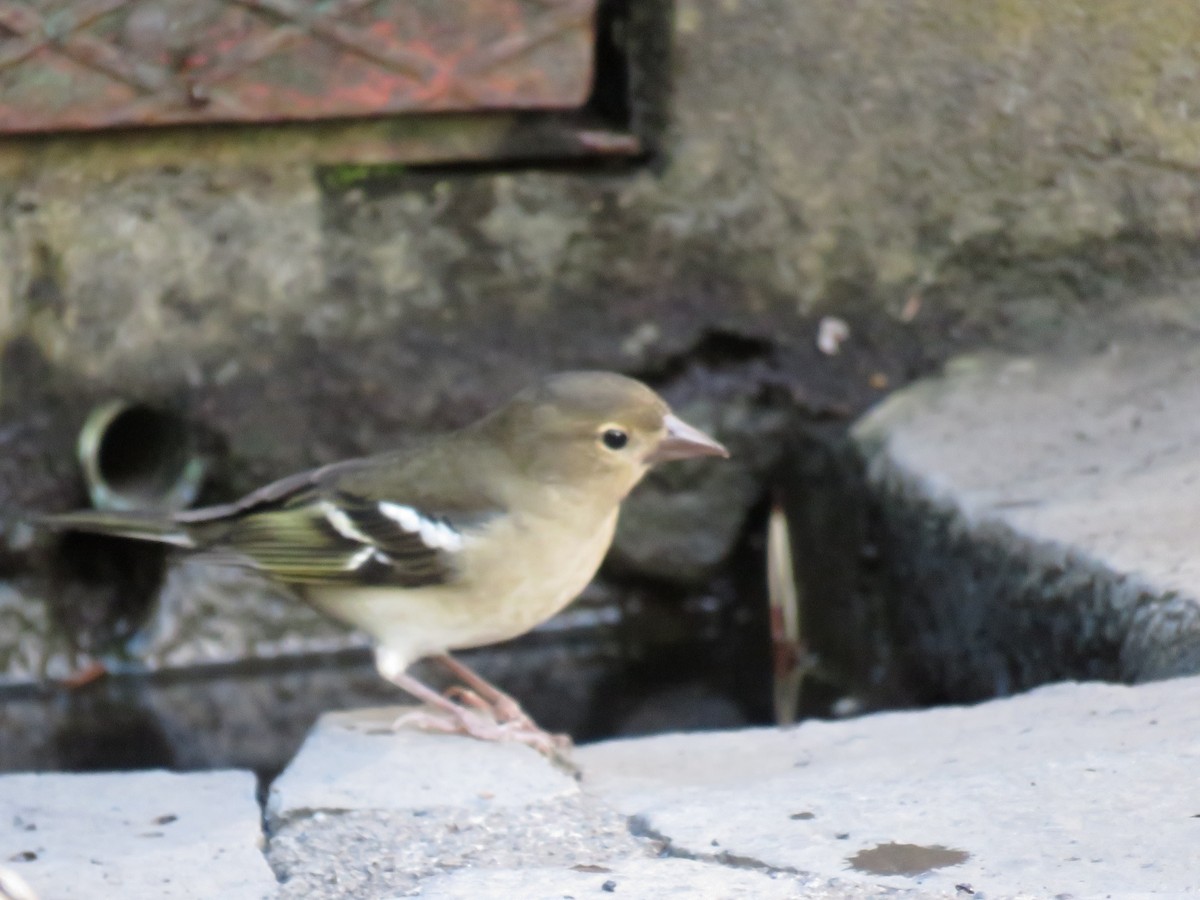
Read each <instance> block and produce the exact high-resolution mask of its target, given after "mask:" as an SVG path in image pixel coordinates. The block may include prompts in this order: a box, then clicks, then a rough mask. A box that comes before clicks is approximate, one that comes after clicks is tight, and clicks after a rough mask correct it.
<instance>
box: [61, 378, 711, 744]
mask: <svg viewBox="0 0 1200 900" xmlns="http://www.w3.org/2000/svg"><path fill="white" fill-rule="evenodd" d="M728 455H729V454H728V452H727V451H726V449H725V448H724V447H723V446H721V444H719V443H717V442H716V441H715V440H713V439H712V438H710V437H708V436H707V435H706V434H704V433H703V432H701V431H699V430H697V429H696V428H693V427H692V426H690V425H688V424H686V423H685V422H683V421H682V420H680V419H679V418H678V417H677V416H675V415H674V414H673V413H672V412H671V410H670V408H669V407H668V406H667V404H666V402H665V401H664V400H663V399H662V398H661V397H659V396H658V395H657V394H656V393H655V392H654V391H652V390H651V389H650V388H648V387H647V386H646V385H644V384H642V383H641V382H639V381H636V380H634V379H632V378H627V377H625V376H622V375H617V374H614V373H609V372H566V373H560V374H557V375H551V376H549V377H546V378H544V379H542V380H541V381H539V382H537V383H535V384H534V385H532V386H531V387H529V388H527V389H525V390H524V391H522V392H521V393H519V394H517V395H516V396H515V397H514V398H513V399H512V400H511V401H510V402H509V403H508V404H507V405H505V406H503V407H501V408H500V409H498V410H496V411H495V412H493V413H491V414H490V415H488V416H485V417H484V418H482V419H480V420H479V421H477V422H475V423H473V424H471V425H468V426H466V427H465V428H462V429H460V430H458V431H454V432H450V433H447V434H444V435H441V436H438V437H435V438H432V439H430V440H428V441H426V442H424V443H422V444H419V445H417V446H415V447H412V448H407V449H403V450H397V451H392V452H387V453H382V454H379V455H376V456H371V457H366V458H362V459H354V460H349V461H346V462H339V463H333V464H331V465H327V466H323V467H321V468H318V469H314V470H311V471H308V472H302V473H300V474H297V475H292V476H290V477H287V478H283V479H281V480H280V481H276V482H274V483H272V484H269V485H267V486H266V487H263V488H260V489H259V490H257V491H255V492H253V493H251V494H249V495H247V496H246V497H244V498H242V499H241V500H238V501H236V502H233V503H228V504H223V505H220V506H211V507H207V508H203V509H196V510H189V511H185V512H180V513H176V514H174V515H171V516H167V517H164V516H161V515H158V514H150V513H136V512H120V513H114V512H104V511H96V510H81V511H78V512H69V513H62V514H57V515H50V516H46V517H44V518H43V520H42V521H43V522H44V523H45V524H47V525H48V526H50V527H52V528H54V529H58V530H77V531H88V532H96V533H102V534H109V535H117V536H122V537H127V538H134V539H140V540H147V541H156V542H160V543H165V544H171V545H174V546H176V547H179V548H182V549H184V550H189V551H198V552H200V553H204V554H207V555H209V556H213V557H215V558H216V559H217V560H220V561H224V562H227V563H233V564H237V565H242V566H248V567H250V568H252V569H256V570H258V571H261V572H263V573H265V574H266V575H268V576H270V577H272V578H274V579H276V580H277V581H279V582H282V583H283V584H286V585H288V586H290V587H292V588H293V589H294V590H295V592H296V593H297V594H298V595H299V596H300V597H301V598H302V599H304V600H306V601H307V602H308V603H310V604H312V605H313V606H315V607H316V608H317V609H318V610H320V611H322V612H324V613H326V614H327V615H329V616H332V617H333V618H335V619H339V620H341V621H342V622H345V623H347V624H350V625H353V626H355V627H357V628H360V629H362V630H363V631H365V632H366V633H367V634H368V635H369V636H370V637H371V638H372V639H373V641H374V643H375V662H376V667H377V668H378V670H379V673H380V674H381V675H382V676H383V677H384V678H385V679H387V680H388V681H390V682H392V683H393V684H395V685H397V686H398V687H400V688H402V689H403V690H405V691H407V692H408V693H409V694H412V695H413V696H414V697H416V698H418V699H419V700H421V701H423V702H424V703H425V704H427V708H426V709H423V710H419V711H416V712H414V713H410V714H409V715H408V716H405V717H401V718H402V720H403V722H402V723H403V724H411V725H416V726H418V727H423V728H427V729H432V730H439V731H449V732H457V733H463V734H467V735H470V736H472V737H476V738H480V739H483V740H513V741H520V742H522V743H526V744H529V745H531V746H533V747H536V748H537V749H539V750H541V751H542V752H545V753H548V754H555V753H557V750H558V748H560V747H561V746H562V745H563V741H564V739H562V738H558V737H555V736H553V735H549V734H548V733H547V732H545V731H543V730H542V729H541V728H539V727H538V726H537V725H536V724H535V723H534V722H533V721H532V719H530V718H529V716H528V715H526V714H525V712H524V711H523V710H522V709H521V707H520V705H519V704H518V703H517V702H516V701H515V700H514V699H513V698H512V697H509V696H508V695H507V694H505V693H504V692H503V691H501V690H500V689H499V688H496V687H495V686H493V685H491V684H489V683H488V682H487V681H485V680H484V679H483V678H482V677H481V676H479V675H477V674H476V673H475V672H473V671H472V670H471V669H469V668H468V667H467V666H465V665H464V664H463V663H461V662H459V661H458V660H456V659H454V658H453V657H451V656H450V655H449V652H450V651H451V650H458V649H464V648H468V647H478V646H482V645H486V644H493V643H497V642H499V641H504V640H507V639H509V638H513V637H516V636H518V635H521V634H524V633H525V632H527V631H529V630H530V629H532V628H533V627H534V626H536V625H538V624H540V623H541V622H543V621H545V620H546V619H548V618H550V617H551V616H553V615H554V614H555V613H557V612H558V611H559V610H561V609H562V608H563V607H564V606H566V605H567V604H568V603H569V602H570V601H571V600H573V599H574V598H575V597H576V596H577V595H578V594H579V593H580V591H582V590H583V589H584V587H586V586H587V584H588V582H589V581H591V579H592V577H593V576H594V575H595V573H596V570H597V569H598V568H599V566H600V563H601V561H602V560H603V558H604V555H605V553H606V552H607V551H608V548H609V546H610V544H611V543H612V539H613V532H614V530H615V528H616V524H617V514H618V512H619V509H620V505H621V501H622V500H623V499H624V498H625V496H626V495H627V494H628V493H629V492H630V490H632V489H633V487H634V486H635V485H636V484H637V483H638V482H639V481H640V480H641V479H642V477H643V476H644V475H645V474H646V473H647V472H648V471H649V469H650V468H651V466H653V465H654V464H656V463H660V462H665V461H668V460H677V459H687V458H689V457H698V456H722V457H725V456H728ZM426 657H433V658H435V659H437V660H438V661H440V662H441V664H442V665H444V666H445V667H446V668H448V669H449V670H450V672H451V673H452V674H453V675H454V676H455V677H457V678H458V679H459V680H460V681H461V682H462V686H460V687H458V688H455V689H452V690H451V692H449V693H448V694H447V695H443V694H441V693H438V692H437V691H435V690H433V689H432V688H430V687H428V686H426V685H425V684H423V683H422V682H421V681H419V680H417V679H416V678H414V677H413V676H412V675H409V674H408V672H407V669H408V667H409V666H410V665H411V664H412V663H414V662H416V661H417V660H420V659H423V658H426Z"/></svg>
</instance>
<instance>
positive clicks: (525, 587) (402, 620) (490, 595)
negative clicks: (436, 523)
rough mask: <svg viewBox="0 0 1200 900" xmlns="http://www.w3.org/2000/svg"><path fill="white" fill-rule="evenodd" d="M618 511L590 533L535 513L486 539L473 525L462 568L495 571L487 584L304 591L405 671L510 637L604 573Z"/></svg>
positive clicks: (500, 526) (499, 526)
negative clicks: (426, 660)
mask: <svg viewBox="0 0 1200 900" xmlns="http://www.w3.org/2000/svg"><path fill="white" fill-rule="evenodd" d="M617 512H618V510H616V509H614V510H613V511H612V512H611V513H610V514H609V515H608V516H607V517H605V518H604V519H602V520H601V521H600V522H599V523H598V524H591V525H590V527H589V528H588V529H587V530H586V531H585V532H583V533H580V532H578V531H575V530H568V529H566V528H563V527H562V526H561V524H560V523H559V522H556V521H552V520H549V519H546V518H543V517H541V516H530V515H526V516H506V517H503V518H501V519H499V520H496V521H494V522H493V523H492V525H491V527H490V528H489V535H488V538H489V539H488V540H485V541H479V540H474V539H472V535H471V534H470V533H469V532H468V533H467V534H466V535H465V536H464V538H465V539H464V543H463V547H462V549H461V550H460V551H458V553H459V555H460V556H461V563H462V566H461V569H462V570H463V571H468V572H488V573H489V575H490V577H489V579H488V580H487V582H486V583H483V582H470V581H462V580H456V581H453V582H451V583H450V584H439V585H430V586H426V587H415V588H397V587H386V586H348V585H329V586H325V585H307V586H305V587H304V588H303V591H304V594H305V597H306V598H307V599H308V601H309V602H311V603H312V604H314V605H315V606H317V607H318V608H319V609H321V610H323V611H324V612H326V613H327V614H329V615H331V616H333V617H334V618H336V619H340V620H341V621H343V622H346V623H347V624H350V625H353V626H355V627H357V628H360V629H362V630H363V631H365V632H366V633H367V634H369V635H370V636H371V637H372V638H373V639H374V640H375V642H376V644H377V646H378V648H379V651H380V653H381V654H382V655H386V656H387V657H388V659H389V663H388V666H389V668H391V667H395V668H397V669H399V670H401V671H403V669H405V668H407V666H408V665H410V664H411V663H413V662H415V661H416V660H418V659H421V658H422V657H425V656H432V655H435V654H439V653H445V652H447V651H450V650H459V649H465V648H468V647H479V646H484V645H486V644H493V643H497V642H500V641H505V640H508V639H510V638H514V637H517V636H518V635H521V634H524V633H525V632H527V631H529V630H530V629H532V628H534V627H535V626H537V625H539V624H540V623H542V622H544V621H545V620H547V619H549V618H550V617H551V616H553V615H554V614H555V613H557V612H558V611H559V610H561V609H562V608H563V607H564V606H566V605H567V604H568V603H570V602H571V601H572V600H573V599H574V598H575V597H576V596H578V595H579V593H580V592H581V591H582V590H583V589H584V588H585V587H586V586H587V584H588V582H589V581H591V580H592V577H593V576H594V575H595V574H596V570H597V569H598V568H599V567H600V563H601V562H602V561H603V559H604V554H605V553H606V552H607V551H608V548H609V545H610V544H611V543H612V536H613V531H614V530H615V528H616V524H617ZM547 561H553V563H552V564H551V565H547Z"/></svg>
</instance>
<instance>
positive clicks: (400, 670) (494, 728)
mask: <svg viewBox="0 0 1200 900" xmlns="http://www.w3.org/2000/svg"><path fill="white" fill-rule="evenodd" d="M375 661H376V667H377V668H378V669H379V674H381V675H382V676H383V677H384V678H386V679H387V680H388V681H390V682H391V683H392V684H394V685H396V687H398V688H400V689H401V690H403V691H407V692H408V693H409V694H412V695H413V696H414V697H416V698H417V699H418V700H421V701H423V702H424V703H425V704H426V705H427V706H429V707H432V709H418V710H413V711H412V712H410V713H405V714H404V715H402V716H400V717H399V718H398V719H396V721H395V722H394V723H393V725H392V727H393V728H401V727H404V726H413V727H416V728H422V729H425V730H427V731H442V732H449V733H454V734H465V735H468V736H470V737H473V738H477V739H478V740H481V741H513V742H516V743H520V744H526V745H527V746H530V747H532V748H533V749H535V750H537V751H538V752H539V753H541V754H543V755H545V756H548V757H550V759H552V760H553V761H555V762H557V763H559V764H560V765H564V766H570V763H569V761H568V760H566V759H565V757H564V755H563V751H564V750H565V749H566V748H567V747H569V746H570V739H569V738H566V737H565V736H564V737H562V738H557V737H556V736H555V735H552V734H549V733H547V732H545V731H543V730H542V729H540V728H538V727H537V725H535V724H533V721H532V720H530V719H529V717H528V716H525V720H524V721H507V722H500V721H497V720H496V719H495V718H494V715H495V711H494V707H493V706H489V705H488V704H487V703H486V701H484V700H482V699H481V698H479V697H478V696H476V700H478V701H479V704H481V705H482V706H483V708H484V709H486V711H487V713H488V715H487V716H486V717H485V716H483V715H481V714H480V712H479V710H478V705H477V704H476V703H474V702H473V701H467V702H468V703H470V705H471V706H476V707H477V708H475V709H472V708H470V707H469V706H467V705H464V704H462V703H455V702H454V701H453V700H451V699H450V698H449V697H444V696H443V695H441V694H439V693H438V692H437V691H435V690H434V689H433V688H431V687H428V686H426V685H425V684H422V683H421V682H420V681H418V680H417V679H416V678H414V677H413V676H411V675H409V674H408V673H407V672H406V671H405V661H404V660H403V659H401V658H398V657H396V656H394V655H392V654H390V653H388V652H387V651H386V650H377V651H376V654H375ZM464 668H465V667H464ZM468 671H470V670H468ZM471 675H473V676H474V677H475V679H477V680H478V682H480V683H482V684H484V685H487V682H485V681H484V680H483V679H482V678H479V676H478V675H475V673H474V672H471ZM487 686H488V687H491V686H490V685H487ZM492 690H495V688H492ZM497 693H499V692H497ZM515 702H516V701H513V703H514V704H515ZM517 709H518V710H519V709H520V707H519V706H518V707H517ZM522 715H524V714H523V713H522ZM564 741H565V743H564Z"/></svg>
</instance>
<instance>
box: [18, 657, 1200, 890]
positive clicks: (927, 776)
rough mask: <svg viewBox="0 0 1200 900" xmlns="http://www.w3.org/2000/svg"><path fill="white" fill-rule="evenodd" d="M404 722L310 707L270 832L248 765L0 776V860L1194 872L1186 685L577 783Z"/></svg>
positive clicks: (62, 867)
mask: <svg viewBox="0 0 1200 900" xmlns="http://www.w3.org/2000/svg"><path fill="white" fill-rule="evenodd" d="M399 711H400V710H397V709H376V710H361V711H358V712H352V713H337V714H330V715H327V716H326V717H324V718H323V719H322V720H321V722H320V723H319V724H318V725H317V727H316V728H315V729H314V731H313V733H312V734H311V735H310V736H309V739H308V741H307V742H306V743H305V745H304V747H303V748H302V750H301V751H300V753H299V754H298V756H297V757H296V759H295V760H294V761H293V763H292V765H291V766H290V767H289V768H288V770H287V771H286V772H285V773H284V774H283V775H282V776H281V777H280V778H279V779H278V780H277V781H276V783H275V785H274V786H273V787H272V789H271V794H270V799H269V801H268V813H267V816H266V829H267V835H266V840H265V842H264V841H263V840H262V835H261V833H260V832H259V830H258V810H257V808H256V807H255V806H254V804H253V802H252V800H251V798H250V779H249V776H248V775H245V774H239V773H208V774H192V775H168V774H166V773H161V772H151V773H131V774H105V775H77V776H62V775H53V776H47V775H15V776H6V777H0V805H2V808H3V809H4V810H5V811H6V813H11V819H6V821H4V822H3V823H0V853H2V856H0V867H7V868H9V869H10V870H12V871H16V872H18V874H20V875H21V876H22V877H23V878H25V879H26V880H27V881H28V882H29V883H30V884H31V885H32V886H33V887H34V888H35V889H36V890H38V891H39V892H40V896H41V897H42V898H43V900H49V898H57V897H85V896H86V897H98V896H116V895H117V894H118V893H119V895H120V896H121V897H123V898H129V900H142V898H146V900H149V898H158V897H216V896H220V897H234V898H243V897H244V898H272V900H274V898H291V897H297V898H298V897H304V898H314V900H322V898H392V897H398V896H413V895H420V896H422V897H436V898H443V900H448V898H459V897H461V898H467V897H479V896H489V897H534V898H560V897H562V896H564V895H569V896H574V897H583V896H590V895H596V896H600V895H603V894H605V893H614V894H616V895H617V896H619V897H626V898H629V897H632V898H644V900H650V898H659V897H668V896H679V897H689V898H693V897H700V898H713V900H717V898H728V897H743V896H744V897H763V898H768V900H773V898H781V900H782V898H810V900H814V898H821V900H850V898H882V897H905V898H913V900H926V898H929V900H932V898H952V897H954V898H961V897H964V896H973V897H976V898H986V900H997V898H1005V897H1007V898H1016V897H1053V896H1058V897H1066V896H1070V897H1077V898H1082V897H1093V896H1114V897H1128V896H1134V895H1137V896H1142V895H1146V894H1152V893H1153V894H1162V895H1168V896H1179V895H1182V894H1184V893H1187V892H1188V891H1189V890H1192V889H1194V887H1195V884H1196V879H1197V876H1198V875H1200V868H1198V867H1197V863H1196V856H1195V852H1194V848H1195V834H1196V828H1197V827H1198V826H1197V824H1196V823H1197V818H1196V817H1197V814H1200V806H1198V805H1197V801H1196V798H1195V795H1194V792H1193V791H1190V790H1188V789H1187V788H1188V786H1189V785H1190V784H1191V783H1192V781H1193V780H1194V773H1195V770H1196V766H1197V765H1198V764H1200V747H1198V746H1197V744H1196V741H1195V735H1196V734H1197V733H1198V731H1200V678H1187V679H1175V680H1166V681H1160V682H1154V683H1151V684H1145V685H1138V686H1134V687H1128V686H1121V685H1111V684H1097V683H1088V684H1074V683H1065V684H1060V685H1055V686H1051V687H1046V688H1041V689H1039V690H1037V691H1034V692H1032V693H1029V694H1024V695H1020V696H1016V697H1012V698H1009V699H1005V700H997V701H991V702H988V703H984V704H980V705H978V706H974V707H946V708H941V709H935V710H928V711H923V712H906V713H888V714H880V715H872V716H865V717H863V718H860V719H856V720H852V721H843V722H816V721H812V722H808V723H805V724H803V725H801V726H799V727H796V728H791V729H787V730H777V729H752V730H742V731H730V732H717V733H708V734H678V735H665V736H661V737H654V738H642V739H632V740H625V741H613V742H608V743H603V744H597V745H593V746H590V747H584V748H582V749H579V750H577V751H576V754H575V758H576V761H577V762H578V763H579V765H580V766H581V768H582V771H583V777H582V779H580V780H578V781H577V780H575V779H573V778H571V777H569V776H567V775H565V774H564V773H563V772H562V771H560V770H559V769H557V768H555V767H553V766H552V765H550V764H549V763H547V762H545V761H544V760H543V759H541V758H540V757H539V756H537V755H536V754H534V753H533V751H530V750H528V749H526V748H522V747H516V746H505V745H489V744H483V743H479V742H476V741H472V740H468V739H466V738H459V737H453V736H443V735H429V734H423V733H419V732H414V731H404V730H402V731H399V732H393V731H392V730H391V728H390V722H391V720H392V717H393V716H394V715H396V714H397V713H398V712H399ZM264 846H265V860H264V855H263V853H262V852H260V848H262V847H264ZM268 862H269V864H270V867H271V869H273V870H274V873H275V876H276V878H277V879H278V881H277V880H276V878H272V877H271V873H270V871H269V870H268V868H267V863H268Z"/></svg>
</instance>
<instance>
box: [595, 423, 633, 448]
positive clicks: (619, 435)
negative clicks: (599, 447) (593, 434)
mask: <svg viewBox="0 0 1200 900" xmlns="http://www.w3.org/2000/svg"><path fill="white" fill-rule="evenodd" d="M600 440H602V441H604V446H605V447H607V448H608V449H609V450H620V449H621V448H622V447H624V446H625V445H626V444H628V443H629V435H628V434H626V433H625V432H624V431H622V430H621V429H620V428H609V429H608V430H607V431H605V432H604V434H602V435H601V436H600Z"/></svg>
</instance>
